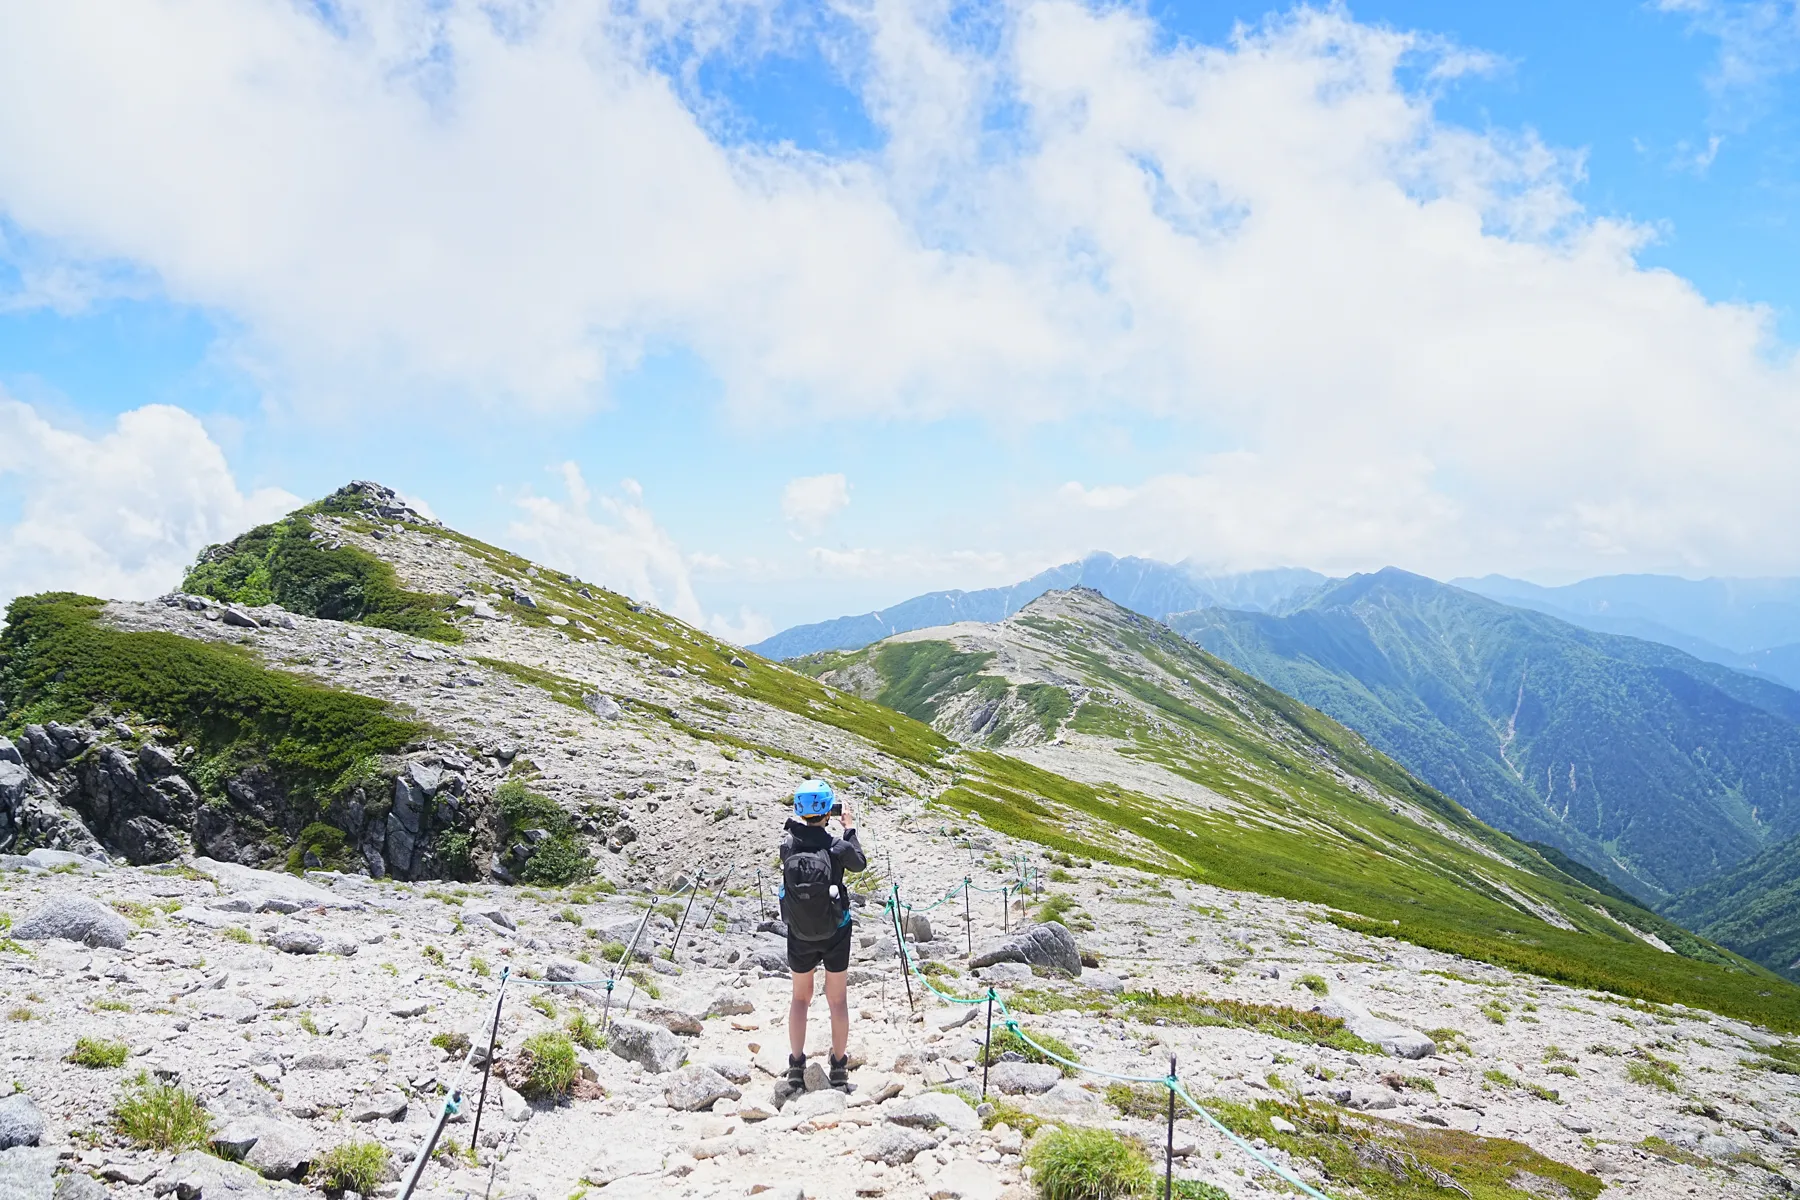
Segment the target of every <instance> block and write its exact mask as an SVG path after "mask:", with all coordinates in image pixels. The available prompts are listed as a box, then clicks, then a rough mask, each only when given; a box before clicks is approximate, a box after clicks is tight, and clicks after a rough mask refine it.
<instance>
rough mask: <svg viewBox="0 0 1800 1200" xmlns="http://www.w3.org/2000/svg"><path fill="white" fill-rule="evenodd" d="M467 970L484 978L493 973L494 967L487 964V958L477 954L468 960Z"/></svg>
mask: <svg viewBox="0 0 1800 1200" xmlns="http://www.w3.org/2000/svg"><path fill="white" fill-rule="evenodd" d="M469 970H471V971H473V972H475V974H477V975H479V976H481V977H482V978H483V979H486V978H487V977H488V976H490V975H492V974H493V973H494V968H492V967H490V966H489V965H488V960H487V959H485V958H483V957H481V955H479V954H477V955H476V956H475V957H473V958H471V959H470V960H469Z"/></svg>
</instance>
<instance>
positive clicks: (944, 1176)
mask: <svg viewBox="0 0 1800 1200" xmlns="http://www.w3.org/2000/svg"><path fill="white" fill-rule="evenodd" d="M926 1191H927V1192H929V1193H930V1195H931V1200H1000V1192H1001V1186H1000V1179H999V1177H998V1176H997V1175H995V1174H994V1172H993V1170H992V1169H991V1168H989V1167H987V1166H985V1165H983V1164H981V1163H978V1162H976V1161H974V1160H973V1159H967V1158H962V1159H957V1160H956V1161H954V1162H952V1163H950V1164H949V1165H948V1166H946V1167H945V1168H944V1169H943V1170H941V1171H939V1172H938V1173H937V1174H936V1175H934V1176H933V1177H932V1178H931V1180H930V1181H929V1182H928V1183H927V1184H926Z"/></svg>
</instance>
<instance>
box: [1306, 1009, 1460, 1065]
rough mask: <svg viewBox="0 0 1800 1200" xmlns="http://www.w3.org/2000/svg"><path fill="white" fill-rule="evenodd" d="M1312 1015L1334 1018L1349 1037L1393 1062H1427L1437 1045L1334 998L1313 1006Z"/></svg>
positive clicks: (1391, 1022) (1426, 1038) (1400, 1026)
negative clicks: (1368, 1044) (1377, 1049)
mask: <svg viewBox="0 0 1800 1200" xmlns="http://www.w3.org/2000/svg"><path fill="white" fill-rule="evenodd" d="M1313 1011H1314V1012H1316V1013H1318V1014H1319V1015H1320V1016H1323V1017H1336V1018H1337V1019H1338V1020H1340V1021H1342V1022H1343V1023H1344V1026H1345V1028H1347V1029H1349V1030H1350V1032H1351V1033H1354V1034H1355V1035H1356V1036H1357V1037H1359V1038H1361V1039H1362V1040H1363V1041H1365V1042H1373V1043H1374V1044H1375V1045H1377V1046H1380V1047H1381V1048H1382V1049H1383V1050H1385V1051H1387V1052H1388V1053H1389V1054H1391V1055H1393V1056H1394V1057H1395V1058H1430V1057H1431V1056H1432V1055H1434V1054H1436V1053H1437V1043H1436V1042H1433V1041H1432V1040H1431V1039H1430V1038H1428V1037H1426V1036H1425V1035H1424V1034H1422V1033H1420V1032H1419V1031H1418V1030H1416V1029H1409V1028H1407V1027H1406V1026H1405V1025H1399V1024H1396V1023H1394V1022H1393V1021H1384V1020H1382V1019H1381V1018H1380V1017H1375V1016H1371V1015H1369V1013H1368V1011H1367V1010H1366V1009H1363V1008H1361V1007H1359V1006H1357V1005H1355V1004H1352V1003H1350V1002H1349V1001H1347V1000H1342V999H1338V998H1336V997H1333V998H1332V999H1329V1000H1323V1001H1320V1002H1319V1003H1318V1004H1315V1005H1313Z"/></svg>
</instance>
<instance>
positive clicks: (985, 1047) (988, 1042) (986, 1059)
mask: <svg viewBox="0 0 1800 1200" xmlns="http://www.w3.org/2000/svg"><path fill="white" fill-rule="evenodd" d="M987 1021H988V1024H987V1036H986V1037H984V1038H983V1039H982V1040H981V1098H982V1099H983V1100H986V1099H987V1077H988V1064H989V1063H990V1062H992V1061H993V1058H994V989H993V987H992V986H991V985H990V986H989V987H988V1003H987ZM1165 1200H1166V1198H1165Z"/></svg>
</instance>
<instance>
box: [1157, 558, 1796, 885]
mask: <svg viewBox="0 0 1800 1200" xmlns="http://www.w3.org/2000/svg"><path fill="white" fill-rule="evenodd" d="M1170 624H1171V625H1173V626H1174V627H1175V628H1176V629H1178V630H1180V631H1181V632H1182V633H1183V634H1185V635H1186V636H1188V637H1190V638H1192V639H1193V640H1194V641H1196V642H1198V643H1199V644H1200V645H1202V646H1204V647H1205V648H1206V649H1208V650H1210V651H1212V652H1213V653H1215V654H1217V655H1218V656H1219V657H1221V658H1223V659H1225V660H1226V661H1227V662H1230V663H1232V664H1233V665H1234V666H1237V667H1239V668H1241V669H1243V670H1245V671H1247V672H1249V673H1250V674H1252V675H1255V676H1256V677H1258V678H1259V679H1261V680H1263V681H1264V682H1266V683H1269V684H1271V685H1273V686H1274V687H1276V688H1279V689H1280V690H1282V691H1284V692H1287V693H1288V694H1290V695H1292V696H1295V697H1297V698H1299V699H1301V700H1303V701H1305V702H1306V703H1308V704H1311V705H1313V706H1314V707H1316V708H1319V709H1322V710H1324V711H1325V712H1327V713H1329V714H1330V715H1331V716H1333V717H1336V718H1337V719H1338V720H1340V721H1342V722H1343V723H1344V724H1346V725H1348V726H1350V727H1351V728H1352V729H1355V730H1357V731H1358V732H1359V733H1361V734H1362V735H1363V736H1364V737H1366V738H1368V739H1369V740H1370V742H1372V743H1373V744H1374V745H1375V746H1376V747H1378V748H1379V749H1381V750H1383V751H1385V752H1387V753H1388V754H1390V755H1392V756H1393V757H1394V758H1396V759H1398V760H1399V761H1400V762H1402V763H1403V764H1405V765H1406V766H1407V767H1409V768H1411V769H1412V770H1413V771H1414V772H1415V773H1417V774H1418V775H1420V776H1421V777H1423V778H1424V779H1425V780H1426V781H1427V782H1429V783H1431V784H1432V785H1433V786H1435V787H1437V788H1438V789H1440V790H1441V791H1444V792H1446V793H1448V794H1449V795H1451V796H1452V797H1454V798H1456V799H1457V800H1459V801H1461V802H1462V803H1464V804H1465V805H1467V806H1468V807H1469V808H1470V809H1471V810H1472V811H1474V812H1475V813H1476V814H1477V815H1479V816H1481V817H1482V818H1483V819H1484V820H1487V821H1489V822H1490V823H1492V824H1495V825H1498V826H1500V827H1501V828H1503V829H1506V830H1508V831H1509V832H1512V833H1515V834H1518V835H1520V836H1522V837H1526V838H1529V839H1532V840H1534V841H1540V842H1545V843H1548V844H1549V845H1552V846H1555V847H1558V848H1560V849H1562V850H1563V851H1565V852H1566V853H1568V854H1569V855H1571V856H1572V857H1574V858H1576V859H1577V860H1579V861H1581V862H1584V863H1586V864H1588V865H1589V866H1591V867H1594V868H1595V869H1597V870H1600V871H1601V872H1603V873H1604V874H1606V875H1607V876H1609V877H1610V878H1613V879H1615V880H1617V881H1618V882H1619V883H1621V884H1622V885H1623V886H1625V887H1626V888H1627V889H1629V890H1630V891H1632V892H1634V893H1637V894H1640V895H1644V896H1647V897H1650V898H1653V899H1655V900H1657V901H1661V900H1664V899H1666V898H1667V897H1668V896H1669V895H1671V894H1672V893H1675V892H1679V891H1682V890H1684V889H1686V888H1690V887H1694V886H1696V885H1699V884H1702V883H1705V882H1707V881H1709V880H1712V879H1714V878H1717V877H1718V876H1719V875H1721V874H1723V873H1724V872H1727V871H1730V870H1732V869H1733V868H1735V867H1737V866H1738V865H1739V864H1741V863H1743V862H1745V861H1746V860H1748V859H1750V858H1751V857H1753V856H1755V855H1756V854H1758V853H1759V852H1760V851H1762V850H1763V848H1764V847H1765V846H1767V845H1770V844H1772V843H1773V842H1776V841H1779V840H1781V839H1783V838H1786V837H1789V836H1792V835H1794V834H1795V833H1800V693H1796V692H1794V691H1793V690H1791V689H1788V688H1785V687H1782V686H1780V685H1778V684H1775V683H1771V682H1769V681H1767V680H1764V679H1759V678H1756V677H1754V676H1750V675H1745V674H1742V673H1740V672H1737V671H1734V670H1731V669H1728V668H1725V667H1722V666H1719V665H1717V664H1714V663H1708V662H1705V661H1702V660H1700V659H1698V658H1695V657H1693V656H1691V655H1689V654H1685V653H1683V652H1681V651H1679V650H1676V649H1674V648H1672V647H1669V646H1665V645H1662V644H1659V643H1656V642H1651V641H1645V640H1641V639H1637V638H1628V637H1620V636H1616V635H1611V634H1606V633H1599V632H1595V631H1592V630H1588V629H1583V628H1580V627H1578V626H1576V625H1574V624H1572V623H1569V622H1567V621H1563V620H1559V619H1556V618H1554V617H1551V616H1548V615H1545V614H1542V613H1538V612H1533V611H1528V610H1524V609H1520V608H1512V607H1508V606H1506V605H1503V604H1500V603H1497V602H1495V601H1493V600H1489V599H1486V598H1484V597H1482V596H1478V595H1475V594H1474V593H1472V592H1469V591H1465V590H1463V589H1460V588H1455V587H1451V586H1448V585H1446V584H1441V583H1436V582H1434V581H1432V580H1429V579H1425V578H1423V577H1421V576H1418V575H1412V574H1408V573H1407V572H1404V571H1399V570H1395V569H1392V568H1390V569H1388V570H1384V571H1380V572H1377V573H1375V574H1371V575H1357V576H1352V577H1351V578H1350V579H1347V580H1343V581H1341V582H1339V583H1336V584H1333V585H1331V586H1329V587H1326V588H1324V589H1322V590H1320V591H1319V592H1317V593H1315V594H1313V595H1311V596H1309V597H1307V598H1306V600H1305V602H1304V603H1303V604H1301V605H1300V606H1299V607H1297V608H1296V609H1295V610H1294V611H1292V612H1289V613H1287V614H1285V615H1278V614H1271V613H1248V612H1234V611H1230V610H1226V609H1221V608H1210V609H1207V610H1204V611H1200V612H1194V613H1187V614H1181V615H1178V616H1175V617H1173V618H1171V620H1170Z"/></svg>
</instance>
